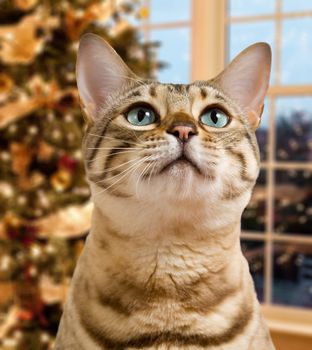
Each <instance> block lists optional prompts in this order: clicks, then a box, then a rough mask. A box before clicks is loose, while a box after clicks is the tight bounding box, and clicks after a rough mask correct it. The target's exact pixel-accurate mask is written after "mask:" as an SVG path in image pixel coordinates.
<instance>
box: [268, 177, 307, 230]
mask: <svg viewBox="0 0 312 350" xmlns="http://www.w3.org/2000/svg"><path fill="white" fill-rule="evenodd" d="M274 190H275V193H274V196H275V215H274V225H275V231H276V232H280V233H292V234H305V235H312V172H311V171H309V170H300V171H298V170H297V171H296V170H280V171H276V173H275V189H274Z"/></svg>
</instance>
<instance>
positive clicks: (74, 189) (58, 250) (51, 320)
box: [0, 0, 160, 350]
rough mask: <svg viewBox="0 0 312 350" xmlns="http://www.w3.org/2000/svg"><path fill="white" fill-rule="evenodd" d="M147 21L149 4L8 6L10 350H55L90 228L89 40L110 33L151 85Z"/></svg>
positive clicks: (3, 207) (1, 77) (4, 295)
mask: <svg viewBox="0 0 312 350" xmlns="http://www.w3.org/2000/svg"><path fill="white" fill-rule="evenodd" d="M145 16H147V9H146V8H144V7H143V6H142V5H141V3H140V1H113V0H105V1H100V0H75V1H64V0H43V1H39V0H12V1H9V0H2V1H1V2H0V129H1V130H0V132H1V137H0V349H3V350H4V349H6V350H8V349H21V350H28V349H29V350H30V349H31V350H37V349H38V350H39V349H40V350H41V349H50V348H52V345H53V339H54V336H55V333H56V330H57V326H58V322H59V318H60V314H61V304H62V302H63V301H64V298H65V296H66V290H67V285H68V282H69V279H70V276H71V274H72V272H73V269H74V266H75V261H76V258H77V257H78V255H79V252H80V251H81V248H82V246H83V239H84V237H85V235H86V233H87V230H88V228H89V223H90V212H91V204H90V202H89V195H90V193H89V188H88V184H87V183H86V180H85V173H84V166H83V160H82V155H81V151H80V146H81V139H82V136H83V131H84V121H83V118H82V114H81V111H80V108H79V98H78V95H77V90H76V81H75V60H76V52H77V48H78V43H79V38H80V36H81V35H82V34H83V33H85V32H93V33H96V34H99V35H101V36H102V37H103V38H104V39H106V40H107V41H108V42H109V43H110V44H111V45H112V46H113V47H114V48H115V49H116V51H117V52H118V53H119V54H120V55H121V57H122V58H123V59H124V60H125V62H126V63H127V64H128V65H129V67H130V68H131V69H132V70H133V71H134V72H136V73H137V74H138V75H140V76H141V77H146V78H147V77H148V78H151V77H152V75H153V72H155V70H156V69H158V68H159V67H160V64H159V63H157V62H155V59H154V48H155V47H156V46H157V45H156V44H151V43H149V44H148V43H142V42H141V41H140V38H139V34H138V31H137V29H135V28H134V27H133V26H131V25H130V22H134V21H139V20H140V18H142V17H145ZM13 296H14V298H13ZM13 301H14V302H13Z"/></svg>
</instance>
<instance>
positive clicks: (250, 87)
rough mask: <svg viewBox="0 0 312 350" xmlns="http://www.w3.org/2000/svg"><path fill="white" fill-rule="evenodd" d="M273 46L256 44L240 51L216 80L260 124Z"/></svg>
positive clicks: (255, 123) (252, 120) (250, 117)
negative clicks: (271, 47)
mask: <svg viewBox="0 0 312 350" xmlns="http://www.w3.org/2000/svg"><path fill="white" fill-rule="evenodd" d="M270 69H271V49H270V47H269V45H268V44H265V43H258V44H254V45H252V46H250V47H248V48H247V49H245V50H244V51H243V52H242V53H240V54H239V55H238V56H237V57H236V58H235V59H234V60H233V61H232V62H231V63H230V65H229V66H228V67H227V68H226V69H225V70H224V71H223V72H222V73H221V74H220V75H219V76H217V78H216V79H215V82H216V83H217V85H218V86H219V87H220V88H221V89H222V90H223V91H224V92H225V93H226V94H227V95H228V96H229V97H231V98H232V99H233V100H234V101H236V102H237V103H238V104H239V105H240V106H241V107H242V108H244V109H245V110H246V111H247V114H248V117H249V120H250V123H251V124H252V125H253V126H257V125H258V124H259V119H260V117H261V111H262V106H263V104H264V98H265V94H266V92H267V89H268V86H269V80H270Z"/></svg>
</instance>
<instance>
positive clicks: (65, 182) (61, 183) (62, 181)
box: [50, 169, 73, 192]
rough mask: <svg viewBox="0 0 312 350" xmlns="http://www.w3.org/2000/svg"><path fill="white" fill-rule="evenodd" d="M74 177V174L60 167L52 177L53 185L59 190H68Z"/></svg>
mask: <svg viewBox="0 0 312 350" xmlns="http://www.w3.org/2000/svg"><path fill="white" fill-rule="evenodd" d="M72 182H73V177H72V174H71V173H70V172H69V171H68V170H66V169H60V170H58V171H57V172H56V173H54V174H53V175H52V177H51V179H50V183H51V185H52V187H53V188H54V189H55V190H56V191H57V192H64V191H66V190H67V189H68V188H69V187H70V186H71V184H72Z"/></svg>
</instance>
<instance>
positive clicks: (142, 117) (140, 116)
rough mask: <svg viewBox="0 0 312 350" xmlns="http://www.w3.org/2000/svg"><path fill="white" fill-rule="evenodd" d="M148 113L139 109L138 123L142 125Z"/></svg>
mask: <svg viewBox="0 0 312 350" xmlns="http://www.w3.org/2000/svg"><path fill="white" fill-rule="evenodd" d="M146 113H147V112H146V111H144V109H139V111H138V121H139V122H140V123H141V121H142V120H143V119H144V118H145V115H146Z"/></svg>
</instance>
